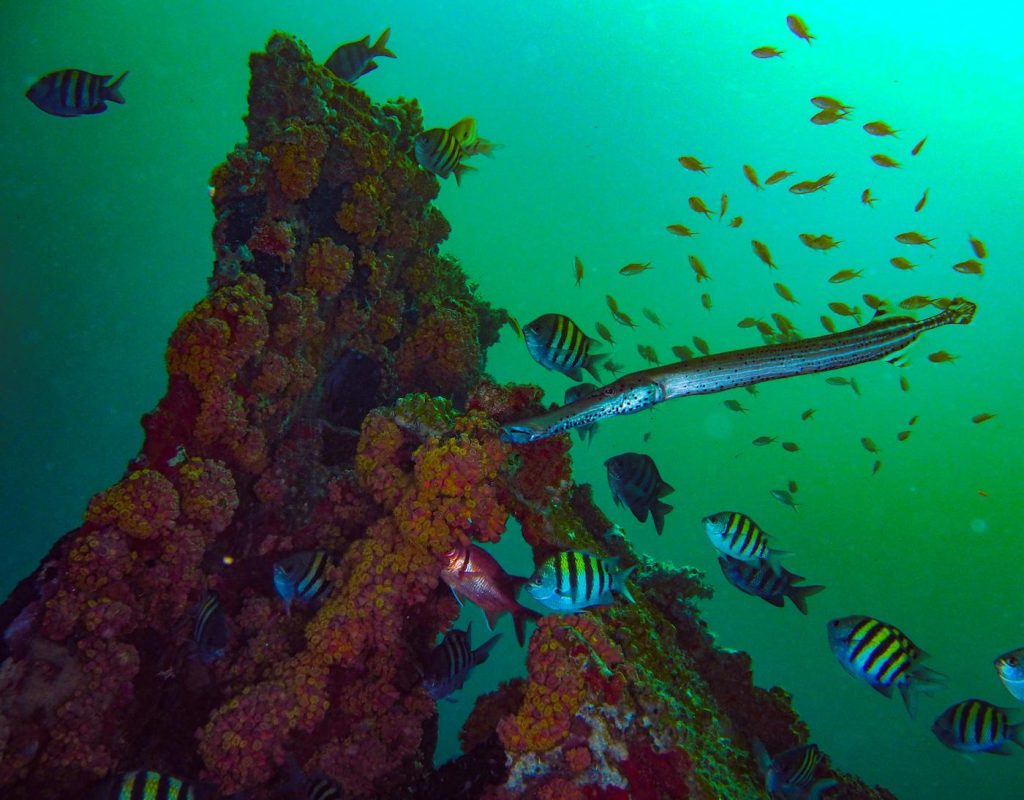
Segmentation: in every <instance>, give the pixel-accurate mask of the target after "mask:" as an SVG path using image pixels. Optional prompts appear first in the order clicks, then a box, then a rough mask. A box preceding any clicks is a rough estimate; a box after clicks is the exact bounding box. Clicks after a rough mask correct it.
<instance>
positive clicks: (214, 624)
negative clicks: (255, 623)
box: [192, 592, 228, 664]
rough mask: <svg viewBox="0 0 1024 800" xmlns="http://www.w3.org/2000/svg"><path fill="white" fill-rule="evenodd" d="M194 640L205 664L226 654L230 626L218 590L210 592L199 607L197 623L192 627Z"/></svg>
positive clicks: (200, 657)
mask: <svg viewBox="0 0 1024 800" xmlns="http://www.w3.org/2000/svg"><path fill="white" fill-rule="evenodd" d="M192 641H193V642H195V645H196V650H197V651H198V652H199V659H200V660H201V661H202V662H203V663H204V664H211V663H213V662H214V661H216V660H217V659H218V658H220V657H221V656H222V655H224V650H225V649H226V648H227V645H228V626H227V621H226V620H225V618H224V608H223V607H222V606H221V604H220V598H219V597H218V596H217V593H216V592H208V593H207V595H206V599H204V600H203V604H202V605H201V606H200V607H199V612H198V614H197V615H196V624H195V625H194V626H193V628H192Z"/></svg>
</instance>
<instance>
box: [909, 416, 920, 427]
mask: <svg viewBox="0 0 1024 800" xmlns="http://www.w3.org/2000/svg"><path fill="white" fill-rule="evenodd" d="M917 419H918V417H917V414H914V416H912V417H911V418H910V420H909V421H908V422H907V424H908V425H910V426H911V427H913V426H914V425H916V424H917Z"/></svg>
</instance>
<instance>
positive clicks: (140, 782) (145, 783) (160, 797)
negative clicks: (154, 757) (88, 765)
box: [91, 770, 209, 800]
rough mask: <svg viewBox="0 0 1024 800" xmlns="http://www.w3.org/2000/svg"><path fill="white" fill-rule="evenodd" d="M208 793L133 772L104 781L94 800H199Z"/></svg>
mask: <svg viewBox="0 0 1024 800" xmlns="http://www.w3.org/2000/svg"><path fill="white" fill-rule="evenodd" d="M208 796H209V795H208V793H206V792H202V791H200V789H199V788H198V787H197V786H196V785H195V784H194V783H190V782H189V781H185V780H182V779H181V778H175V777H172V776H170V775H164V774H163V773H161V772H154V771H153V770H133V771H132V772H125V773H123V774H121V775H115V776H112V777H110V778H107V779H106V780H105V781H104V782H103V783H101V784H100V786H99V788H98V789H97V790H95V791H94V792H93V793H92V795H91V797H92V798H93V799H94V800H201V798H203V797H208Z"/></svg>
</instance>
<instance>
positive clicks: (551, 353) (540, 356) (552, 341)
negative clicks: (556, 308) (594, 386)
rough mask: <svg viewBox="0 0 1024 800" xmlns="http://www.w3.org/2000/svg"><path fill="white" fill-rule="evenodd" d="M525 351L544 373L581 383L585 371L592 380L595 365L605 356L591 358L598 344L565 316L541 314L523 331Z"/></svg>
mask: <svg viewBox="0 0 1024 800" xmlns="http://www.w3.org/2000/svg"><path fill="white" fill-rule="evenodd" d="M523 336H524V337H525V339H526V349H527V350H529V351H530V355H531V356H533V360H534V361H536V362H537V363H538V364H540V365H541V366H542V367H546V368H547V369H551V370H555V371H556V372H561V373H562V374H563V375H568V376H569V377H570V378H572V379H573V380H574V381H578V380H580V379H581V377H582V374H581V372H580V369H581V368H582V369H585V370H586V371H587V372H589V373H590V374H591V375H593V376H594V379H595V380H601V377H600V375H598V373H597V362H599V361H600V360H601V359H603V358H605V356H602V355H597V354H591V352H590V349H591V347H593V346H594V345H595V344H597V342H596V341H595V340H594V339H591V338H590V337H589V336H587V335H586V334H585V333H584V332H583V331H582V330H581V329H580V326H579V325H577V324H576V323H575V322H573V321H572V320H571V319H569V318H568V317H567V316H565V315H564V314H544V315H542V316H539V317H537V319H535V320H534V321H533V322H531V323H530V324H529V325H527V326H526V327H525V328H523Z"/></svg>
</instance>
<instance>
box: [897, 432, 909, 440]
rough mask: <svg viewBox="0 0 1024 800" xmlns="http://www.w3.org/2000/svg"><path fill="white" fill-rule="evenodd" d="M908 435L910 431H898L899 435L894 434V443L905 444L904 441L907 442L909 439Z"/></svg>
mask: <svg viewBox="0 0 1024 800" xmlns="http://www.w3.org/2000/svg"><path fill="white" fill-rule="evenodd" d="M910 433H911V432H910V431H900V432H899V433H897V434H896V441H897V442H905V441H907V439H909V438H910Z"/></svg>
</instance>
